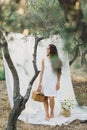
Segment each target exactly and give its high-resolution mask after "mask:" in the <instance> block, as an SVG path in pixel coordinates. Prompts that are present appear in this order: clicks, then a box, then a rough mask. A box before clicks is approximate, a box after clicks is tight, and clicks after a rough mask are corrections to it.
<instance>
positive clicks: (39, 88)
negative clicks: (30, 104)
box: [38, 59, 44, 91]
mask: <svg viewBox="0 0 87 130" xmlns="http://www.w3.org/2000/svg"><path fill="white" fill-rule="evenodd" d="M43 72H44V59H42V63H41V72H40V80H39V85H38V90H39V91H41V89H42V86H41V83H42V78H43Z"/></svg>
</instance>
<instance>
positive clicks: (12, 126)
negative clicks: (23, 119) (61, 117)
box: [0, 31, 43, 130]
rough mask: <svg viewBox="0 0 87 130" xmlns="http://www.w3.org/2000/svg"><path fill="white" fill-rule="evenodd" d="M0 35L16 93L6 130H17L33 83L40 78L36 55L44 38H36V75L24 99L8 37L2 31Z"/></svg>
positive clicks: (34, 64) (0, 44)
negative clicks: (18, 120)
mask: <svg viewBox="0 0 87 130" xmlns="http://www.w3.org/2000/svg"><path fill="white" fill-rule="evenodd" d="M0 34H1V35H0V40H1V41H0V46H1V47H3V53H4V57H5V59H6V61H7V63H8V66H9V68H10V70H11V72H12V75H13V81H14V91H13V93H14V94H13V95H14V96H13V100H14V106H13V108H12V110H11V112H10V114H9V119H8V124H7V128H6V130H16V124H17V119H18V117H19V115H20V114H21V112H22V110H24V109H25V104H26V102H27V101H28V99H29V96H30V92H31V88H32V85H33V82H34V81H35V79H36V77H37V76H38V74H39V72H40V71H38V69H37V65H36V54H37V46H38V43H39V41H40V40H42V39H43V38H38V37H36V38H35V46H34V54H33V66H34V70H35V74H34V76H33V78H32V79H31V81H30V83H29V86H28V89H27V91H26V94H25V96H24V97H23V96H21V95H20V87H19V78H18V74H17V71H16V69H15V67H14V64H13V62H12V60H11V57H10V55H9V50H8V44H7V41H6V38H5V37H6V36H5V35H4V34H3V32H1V31H0ZM2 41H3V42H2Z"/></svg>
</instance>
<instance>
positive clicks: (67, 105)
mask: <svg viewBox="0 0 87 130" xmlns="http://www.w3.org/2000/svg"><path fill="white" fill-rule="evenodd" d="M73 106H74V103H73V100H70V99H68V98H67V99H64V100H63V102H61V107H62V109H64V110H70V109H71V108H73Z"/></svg>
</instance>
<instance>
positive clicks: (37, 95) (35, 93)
mask: <svg viewBox="0 0 87 130" xmlns="http://www.w3.org/2000/svg"><path fill="white" fill-rule="evenodd" d="M32 99H33V100H35V101H37V102H44V100H45V96H44V95H43V94H42V93H41V92H38V91H37V90H35V91H33V92H32Z"/></svg>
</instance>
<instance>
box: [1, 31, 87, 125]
mask: <svg viewBox="0 0 87 130" xmlns="http://www.w3.org/2000/svg"><path fill="white" fill-rule="evenodd" d="M7 41H8V47H9V53H10V56H11V59H12V61H13V63H14V65H15V68H16V70H17V72H18V76H19V82H20V93H21V95H23V96H24V95H25V93H26V90H27V88H28V84H29V82H30V80H31V79H32V77H33V75H34V68H33V63H32V61H33V50H34V44H35V37H34V36H32V35H30V36H28V37H24V35H23V34H18V33H10V34H9V35H8V37H7ZM50 43H53V44H55V45H56V46H57V50H58V53H59V57H60V58H61V60H62V62H63V67H62V75H61V82H60V86H61V87H60V90H58V92H57V97H56V99H55V118H53V119H50V121H46V120H45V113H44V108H43V104H42V103H39V102H35V101H34V100H33V99H32V98H31V95H30V98H29V100H28V102H27V103H26V108H25V110H23V112H22V113H21V115H20V116H19V119H20V120H23V121H25V122H28V123H32V124H44V125H61V124H68V123H70V122H72V121H73V120H75V119H80V120H87V107H85V106H83V107H79V106H78V103H77V101H76V98H75V94H74V91H73V86H72V81H71V75H70V68H69V61H68V54H67V53H66V52H64V51H63V41H62V39H61V38H60V36H59V35H57V36H52V37H50V38H48V39H44V40H41V41H40V43H39V45H38V49H37V67H38V69H39V70H41V60H42V58H45V57H46V48H47V46H48V44H50ZM3 59H4V67H5V74H6V86H7V92H8V97H9V101H10V105H11V108H12V107H13V77H12V74H11V71H10V69H9V67H8V64H7V63H6V61H5V58H3ZM38 80H39V75H38V77H37V79H36V80H35V82H34V84H33V86H32V90H34V89H37V86H38ZM31 93H32V91H31ZM65 98H70V99H72V100H73V101H74V108H73V109H72V110H71V117H68V118H65V117H64V116H60V115H59V113H60V110H61V101H62V100H63V99H65Z"/></svg>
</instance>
